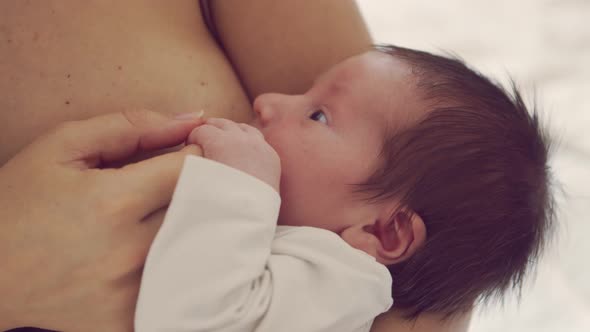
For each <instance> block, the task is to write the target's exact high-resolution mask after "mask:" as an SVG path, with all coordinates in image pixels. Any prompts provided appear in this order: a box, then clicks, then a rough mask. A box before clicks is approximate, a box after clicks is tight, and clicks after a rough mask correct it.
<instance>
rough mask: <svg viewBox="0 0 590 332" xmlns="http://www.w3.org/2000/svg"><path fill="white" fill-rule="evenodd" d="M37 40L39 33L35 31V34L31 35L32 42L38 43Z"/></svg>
mask: <svg viewBox="0 0 590 332" xmlns="http://www.w3.org/2000/svg"><path fill="white" fill-rule="evenodd" d="M38 40H39V33H38V32H36V31H35V33H34V34H33V41H38Z"/></svg>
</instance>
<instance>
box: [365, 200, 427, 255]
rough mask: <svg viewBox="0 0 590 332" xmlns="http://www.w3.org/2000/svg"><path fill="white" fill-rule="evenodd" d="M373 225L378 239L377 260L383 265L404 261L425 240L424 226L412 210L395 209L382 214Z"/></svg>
mask: <svg viewBox="0 0 590 332" xmlns="http://www.w3.org/2000/svg"><path fill="white" fill-rule="evenodd" d="M384 217H385V218H384V219H378V220H377V221H375V224H374V225H373V234H374V235H375V237H376V238H377V239H378V240H379V247H378V248H377V250H376V253H377V257H376V258H377V261H379V262H380V263H382V264H385V265H392V264H397V263H401V262H403V261H405V260H406V259H408V258H410V257H411V256H413V255H414V253H416V250H418V249H419V248H420V247H421V246H422V245H423V244H424V242H425V241H426V226H425V225H424V221H423V220H422V218H421V217H420V216H419V215H418V214H417V213H414V212H411V211H406V210H396V211H395V212H394V213H393V214H392V215H384Z"/></svg>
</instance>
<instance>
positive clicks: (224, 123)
mask: <svg viewBox="0 0 590 332" xmlns="http://www.w3.org/2000/svg"><path fill="white" fill-rule="evenodd" d="M205 123H207V124H209V125H212V126H215V127H217V128H219V129H223V130H231V129H238V128H239V127H238V123H236V122H234V121H231V120H228V119H222V118H209V119H207V120H206V122H205Z"/></svg>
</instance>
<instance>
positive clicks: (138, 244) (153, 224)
mask: <svg viewBox="0 0 590 332" xmlns="http://www.w3.org/2000/svg"><path fill="white" fill-rule="evenodd" d="M201 122H202V121H201V120H200V119H199V118H196V117H192V118H191V117H188V118H184V119H169V118H166V117H164V116H163V115H160V114H158V113H155V112H149V111H133V112H124V113H116V114H109V115H106V116H100V117H96V118H92V119H90V120H85V121H74V122H68V123H65V124H63V125H62V126H60V127H59V128H57V129H56V130H54V131H52V132H50V133H48V134H46V135H44V136H43V137H41V138H39V139H38V140H36V141H35V142H33V143H32V144H31V145H29V146H28V147H26V148H25V149H24V150H23V151H21V152H20V153H19V154H18V155H16V156H15V157H14V158H12V159H11V160H9V161H8V162H7V163H6V164H5V165H4V166H2V168H0V269H1V270H2V272H1V273H0V294H2V296H1V297H0V330H5V329H10V328H13V327H18V326H37V327H43V328H47V329H53V330H62V331H127V330H128V331H131V330H132V319H133V311H134V307H135V301H136V295H137V291H138V287H139V280H140V274H141V268H142V266H143V262H144V259H145V256H146V254H147V251H148V248H149V245H150V243H151V241H152V239H153V237H154V235H155V233H156V232H157V229H158V227H159V226H160V222H161V219H162V216H163V212H162V211H163V210H162V208H164V207H166V206H167V204H168V203H169V201H170V198H171V196H172V192H173V190H174V186H175V184H176V179H177V176H178V173H179V172H180V168H181V166H182V163H183V160H184V156H185V155H186V154H189V153H192V154H198V153H200V150H199V149H198V148H197V147H196V146H187V147H185V148H184V149H183V150H181V151H178V152H172V153H168V154H164V155H160V156H157V157H154V158H151V159H148V160H144V161H141V162H138V163H135V164H130V165H127V166H125V167H122V168H119V169H113V168H110V169H109V168H104V166H105V165H108V164H110V163H113V162H117V161H120V160H122V159H125V158H128V157H130V156H132V155H134V154H136V153H138V152H142V151H147V150H155V149H160V148H165V147H170V146H174V145H178V144H179V143H182V142H183V141H184V140H185V139H186V137H187V136H188V134H189V133H190V131H191V130H192V129H193V128H194V127H196V126H198V125H199V124H200V123H201ZM158 211H159V212H158Z"/></svg>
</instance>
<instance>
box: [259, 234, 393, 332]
mask: <svg viewBox="0 0 590 332" xmlns="http://www.w3.org/2000/svg"><path fill="white" fill-rule="evenodd" d="M267 269H268V270H269V275H270V278H271V279H272V287H273V291H272V301H271V303H270V304H269V307H268V308H267V309H266V313H265V316H264V317H263V318H262V320H261V322H260V324H259V325H258V326H257V329H256V331H257V332H271V331H309V332H312V331H313V332H333V331H339V332H368V331H369V330H370V328H371V324H372V322H373V319H374V318H375V317H376V316H377V315H379V314H380V313H382V312H385V311H387V310H388V309H389V308H390V307H391V305H392V302H393V301H392V298H391V274H390V273H389V271H388V269H387V268H386V267H385V266H384V265H382V264H380V263H378V262H377V261H376V260H375V258H374V257H372V256H370V255H368V254H366V253H365V252H363V251H361V250H357V249H355V248H353V247H351V246H350V245H349V244H348V243H346V242H345V241H344V240H342V238H341V237H340V236H339V235H337V234H336V233H334V232H331V231H327V230H324V229H319V228H313V227H288V226H279V227H278V230H277V233H276V235H275V238H274V240H273V243H272V254H271V257H270V260H269V262H268V267H267Z"/></svg>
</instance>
